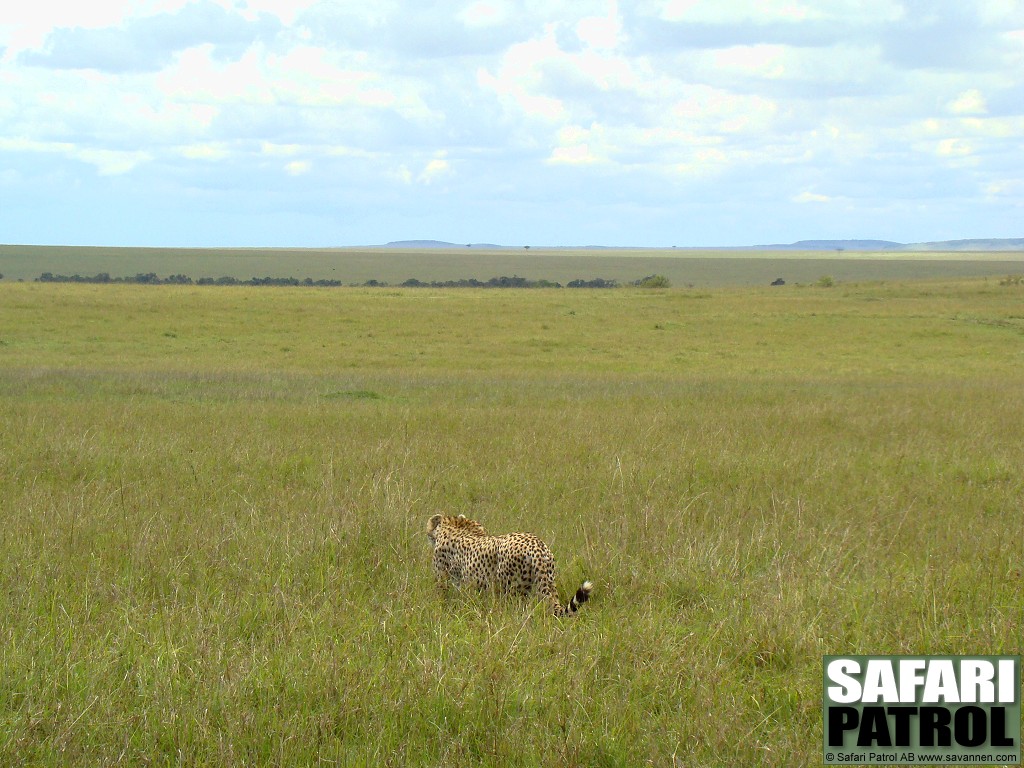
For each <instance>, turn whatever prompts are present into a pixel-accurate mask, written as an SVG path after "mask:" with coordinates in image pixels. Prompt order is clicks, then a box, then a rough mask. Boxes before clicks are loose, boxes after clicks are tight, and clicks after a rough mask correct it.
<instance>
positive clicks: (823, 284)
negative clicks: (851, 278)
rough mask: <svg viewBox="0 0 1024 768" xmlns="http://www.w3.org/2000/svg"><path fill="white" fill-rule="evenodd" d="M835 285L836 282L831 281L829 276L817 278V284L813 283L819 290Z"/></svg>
mask: <svg viewBox="0 0 1024 768" xmlns="http://www.w3.org/2000/svg"><path fill="white" fill-rule="evenodd" d="M835 284H836V281H835V280H833V279H832V276H831V275H822V276H821V277H819V278H818V282H816V283H815V285H817V286H818V287H819V288H832V287H833V286H835Z"/></svg>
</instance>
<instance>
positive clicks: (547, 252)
mask: <svg viewBox="0 0 1024 768" xmlns="http://www.w3.org/2000/svg"><path fill="white" fill-rule="evenodd" d="M1022 270H1024V252H1020V251H1015V252H1007V251H999V252H976V253H971V252H956V253H943V252H931V251H928V252H919V253H913V252H892V253H879V252H868V253H855V252H847V251H844V252H843V253H841V254H840V253H837V252H834V251H829V252H822V251H754V250H749V251H748V250H735V251H730V250H711V249H709V250H699V249H650V250H644V249H600V250H587V249H575V250H574V249H567V248H559V249H544V248H531V249H529V250H525V249H523V250H519V249H500V250H486V249H477V248H473V249H468V248H467V249H461V248H460V249H455V250H452V249H438V248H421V249H404V250H403V249H395V248H388V249H383V248H319V249H318V248H100V247H68V246H34V245H32V246H25V245H0V274H3V275H4V276H5V278H6V279H8V280H34V279H36V278H37V277H39V275H40V274H42V273H43V272H52V273H53V274H56V275H75V274H79V275H82V276H92V275H96V274H98V273H101V272H106V273H108V274H110V275H112V276H114V277H131V276H134V275H136V274H139V273H142V274H146V273H150V272H153V273H156V274H157V275H159V276H160V277H168V276H169V275H172V274H184V275H187V276H188V277H191V278H192V279H193V280H198V279H199V278H204V277H205V278H218V277H224V276H227V277H234V278H236V279H239V280H248V279H250V278H253V277H295V278H298V279H299V280H303V279H305V278H307V277H308V278H311V279H313V280H340V281H341V282H343V283H345V284H347V285H350V284H362V283H365V282H367V281H369V280H378V281H383V282H386V283H391V284H392V285H397V284H400V283H403V282H405V281H406V280H409V279H410V278H414V279H417V280H422V281H424V282H431V281H435V280H436V281H442V282H443V281H445V280H461V279H468V278H475V279H477V280H481V281H486V280H489V279H491V278H492V277H500V276H503V275H505V276H512V275H518V276H520V277H525V278H528V279H530V280H550V281H554V282H559V283H562V284H565V283H568V282H569V281H571V280H577V279H582V280H592V279H594V278H602V279H604V280H618V281H619V282H621V283H630V282H633V281H635V280H639V279H640V278H643V277H645V276H647V275H651V274H662V275H665V276H666V277H668V278H669V279H670V280H671V281H672V283H673V284H674V285H677V286H687V285H689V286H695V287H698V288H701V287H724V286H735V285H748V286H756V285H768V284H769V283H770V282H771V281H773V280H775V279H776V278H779V277H781V278H783V279H784V280H786V282H788V283H812V282H815V281H816V280H817V279H818V278H820V277H822V276H823V275H829V276H831V277H834V278H835V279H837V280H840V281H871V280H889V281H891V280H912V279H913V280H917V279H940V278H946V279H953V278H960V277H992V276H1000V275H1007V274H1020V272H1021V271H1022Z"/></svg>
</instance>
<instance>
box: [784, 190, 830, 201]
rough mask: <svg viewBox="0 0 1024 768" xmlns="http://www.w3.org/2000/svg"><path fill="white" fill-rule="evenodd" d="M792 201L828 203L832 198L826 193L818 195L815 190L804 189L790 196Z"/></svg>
mask: <svg viewBox="0 0 1024 768" xmlns="http://www.w3.org/2000/svg"><path fill="white" fill-rule="evenodd" d="M790 199H791V200H792V201H793V202H794V203H830V202H832V198H831V197H829V196H828V195H819V194H818V193H817V192H809V191H804V192H801V193H800V194H798V195H794V196H793V197H792V198H790Z"/></svg>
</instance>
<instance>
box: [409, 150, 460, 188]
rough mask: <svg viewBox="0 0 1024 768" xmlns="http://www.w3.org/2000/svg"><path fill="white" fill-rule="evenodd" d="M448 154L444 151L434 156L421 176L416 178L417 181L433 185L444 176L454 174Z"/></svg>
mask: <svg viewBox="0 0 1024 768" xmlns="http://www.w3.org/2000/svg"><path fill="white" fill-rule="evenodd" d="M447 155H448V153H447V152H445V151H444V150H441V151H438V152H436V153H435V154H434V157H432V158H431V159H430V160H429V161H428V162H427V164H426V165H425V166H423V170H422V171H420V175H419V176H417V177H416V180H417V181H418V182H420V183H421V184H433V183H434V182H435V181H437V180H438V179H440V178H441V177H443V176H447V175H448V174H450V173H451V172H452V169H451V164H450V163H449V162H448V160H447V159H446V158H447Z"/></svg>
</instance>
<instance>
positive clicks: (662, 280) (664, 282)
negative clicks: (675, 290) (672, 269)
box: [633, 275, 672, 288]
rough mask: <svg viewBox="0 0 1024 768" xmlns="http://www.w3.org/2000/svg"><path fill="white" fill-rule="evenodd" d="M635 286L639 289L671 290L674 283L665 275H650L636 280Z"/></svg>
mask: <svg viewBox="0 0 1024 768" xmlns="http://www.w3.org/2000/svg"><path fill="white" fill-rule="evenodd" d="M633 285H635V286H637V287H638V288H671V287H672V283H671V282H670V281H669V279H668V278H667V277H665V276H664V275H648V276H647V277H642V278H640V279H639V280H635V281H634V282H633Z"/></svg>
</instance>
